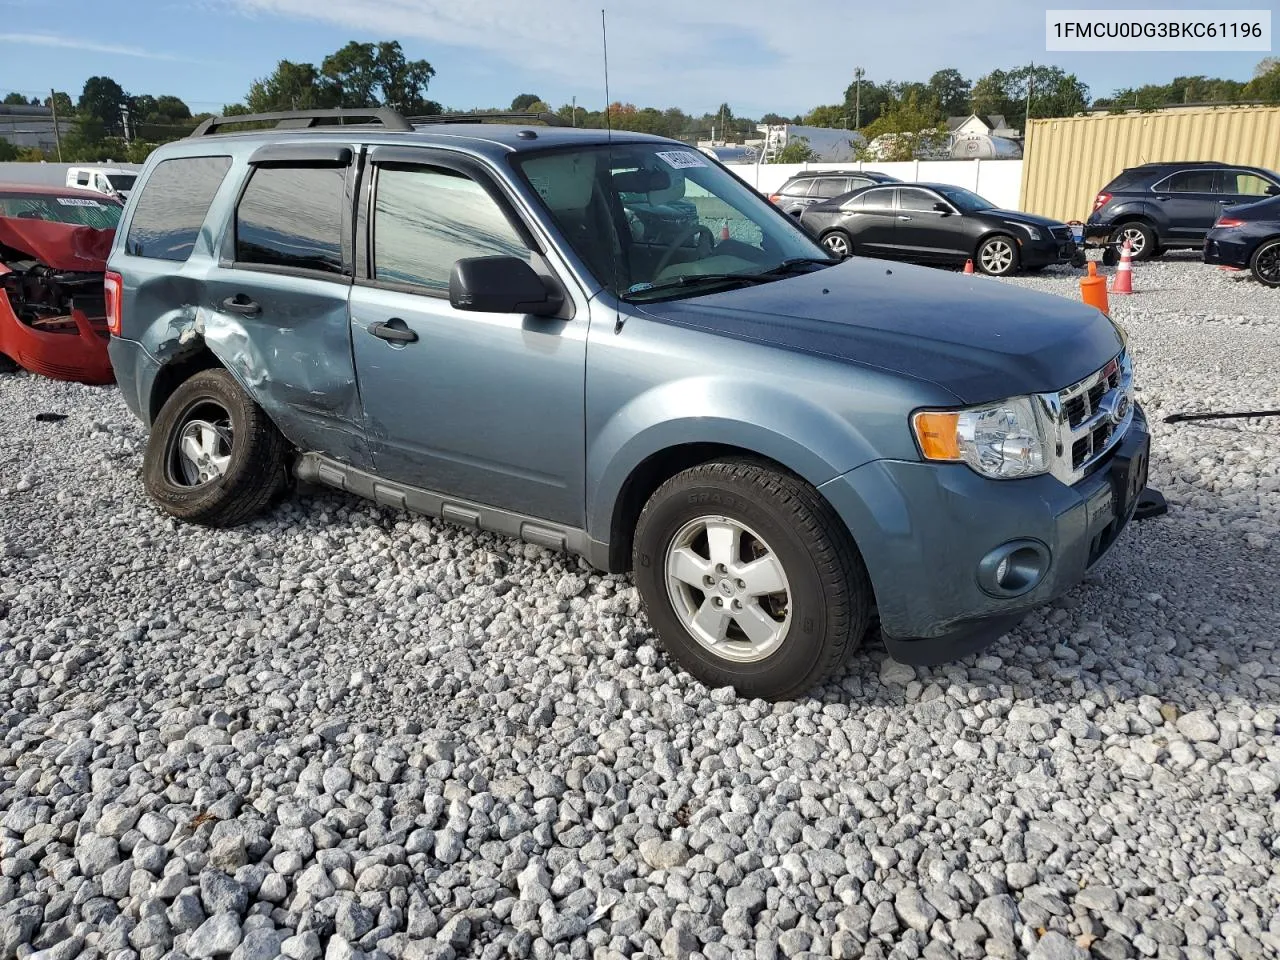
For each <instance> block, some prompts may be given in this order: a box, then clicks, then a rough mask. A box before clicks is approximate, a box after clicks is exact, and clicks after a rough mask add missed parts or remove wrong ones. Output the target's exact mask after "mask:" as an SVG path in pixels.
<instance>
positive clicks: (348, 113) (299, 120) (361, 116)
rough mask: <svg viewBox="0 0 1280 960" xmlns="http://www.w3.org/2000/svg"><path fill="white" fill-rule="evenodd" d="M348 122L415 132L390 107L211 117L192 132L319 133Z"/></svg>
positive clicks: (205, 135) (208, 134) (203, 133)
mask: <svg viewBox="0 0 1280 960" xmlns="http://www.w3.org/2000/svg"><path fill="white" fill-rule="evenodd" d="M317 120H336V121H337V124H332V123H329V124H318V123H317V122H316V121H317ZM347 120H365V121H371V122H368V123H366V124H362V125H363V126H381V127H383V128H384V129H386V130H401V131H406V132H411V131H412V130H413V126H412V125H411V124H410V123H409V121H408V120H406V119H405V118H404V117H402V116H401V115H400V114H399V113H397V112H396V111H395V110H392V109H391V108H390V107H366V108H362V109H334V110H284V111H280V112H277V113H243V114H238V115H232V116H226V117H210V118H209V119H208V120H205V121H204V122H203V123H201V124H200V126H198V127H196V128H195V129H194V130H192V131H191V133H190V137H207V136H210V135H212V134H215V133H219V132H221V128H222V127H225V126H230V125H231V124H236V123H269V122H271V121H275V129H277V130H315V129H321V130H323V129H325V128H326V127H332V126H335V125H340V124H343V123H344V121H347Z"/></svg>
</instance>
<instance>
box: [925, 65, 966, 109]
mask: <svg viewBox="0 0 1280 960" xmlns="http://www.w3.org/2000/svg"><path fill="white" fill-rule="evenodd" d="M928 87H929V94H930V95H931V96H932V97H933V99H934V100H936V101H937V103H938V108H939V109H940V110H941V111H942V115H943V116H944V117H959V116H968V115H969V91H970V89H971V87H972V84H970V83H969V81H968V80H966V79H965V78H964V77H963V76H961V74H960V71H959V70H956V69H954V68H952V67H948V68H947V69H945V70H939V71H938V72H937V73H935V74H934V75H933V76H931V77H930V78H929V84H928Z"/></svg>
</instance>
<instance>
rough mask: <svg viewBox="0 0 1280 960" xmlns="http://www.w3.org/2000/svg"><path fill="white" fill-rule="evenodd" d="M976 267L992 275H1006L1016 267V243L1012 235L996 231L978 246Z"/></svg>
mask: <svg viewBox="0 0 1280 960" xmlns="http://www.w3.org/2000/svg"><path fill="white" fill-rule="evenodd" d="M977 265H978V269H979V270H981V271H982V272H983V273H985V274H988V275H990V276H993V277H1007V276H1008V275H1009V274H1011V273H1014V272H1015V271H1016V270H1017V269H1018V244H1017V242H1016V241H1015V240H1014V239H1013V237H1008V236H1005V235H1004V234H1003V233H998V234H996V235H995V236H994V237H987V239H986V240H983V241H982V245H981V246H979V247H978V258H977Z"/></svg>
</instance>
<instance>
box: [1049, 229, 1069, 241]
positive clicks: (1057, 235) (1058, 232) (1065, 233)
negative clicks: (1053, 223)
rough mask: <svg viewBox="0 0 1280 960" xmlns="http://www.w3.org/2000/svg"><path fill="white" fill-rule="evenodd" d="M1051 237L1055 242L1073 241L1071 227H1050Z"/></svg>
mask: <svg viewBox="0 0 1280 960" xmlns="http://www.w3.org/2000/svg"><path fill="white" fill-rule="evenodd" d="M1049 236H1051V237H1053V238H1054V239H1055V240H1070V239H1072V233H1071V228H1070V227H1050V228H1049Z"/></svg>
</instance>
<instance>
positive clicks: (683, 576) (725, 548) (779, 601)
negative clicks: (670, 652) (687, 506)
mask: <svg viewBox="0 0 1280 960" xmlns="http://www.w3.org/2000/svg"><path fill="white" fill-rule="evenodd" d="M666 571H667V590H668V591H669V593H670V595H671V605H672V607H673V608H674V609H675V612H676V616H677V617H679V618H680V623H681V624H682V625H683V626H684V628H685V629H686V630H688V631H689V633H690V634H692V636H693V638H694V639H695V640H697V641H698V643H700V644H702V645H703V646H704V647H706V648H707V649H708V650H710V651H711V652H712V653H714V654H715V655H716V656H718V657H722V658H724V659H725V660H732V661H733V662H735V663H755V662H757V661H759V660H763V659H765V658H766V657H768V656H770V655H771V654H772V653H773V652H774V651H775V650H777V649H778V647H780V646H781V645H782V642H783V641H784V640H786V638H787V631H788V630H789V629H790V627H791V588H790V586H789V585H788V583H787V574H786V571H784V570H783V569H782V563H781V561H780V560H779V559H778V557H777V555H776V554H775V553H774V552H773V551H772V550H771V549H770V548H769V545H768V544H767V543H765V542H764V540H763V538H761V536H760V535H759V534H758V533H756V532H755V531H754V530H752V529H751V528H750V527H748V526H746V525H745V524H743V523H740V522H739V521H737V520H733V519H730V518H729V517H721V516H705V517H695V518H694V519H693V520H690V521H689V522H688V523H686V524H685V525H684V526H683V527H681V528H680V531H679V532H678V533H677V534H676V535H675V537H673V538H672V540H671V544H670V546H669V547H668V548H667V559H666Z"/></svg>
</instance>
